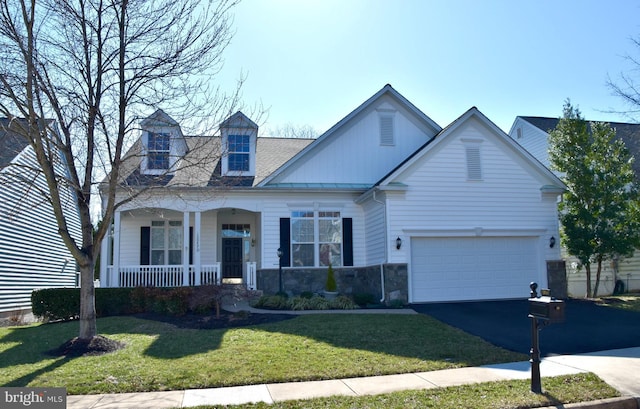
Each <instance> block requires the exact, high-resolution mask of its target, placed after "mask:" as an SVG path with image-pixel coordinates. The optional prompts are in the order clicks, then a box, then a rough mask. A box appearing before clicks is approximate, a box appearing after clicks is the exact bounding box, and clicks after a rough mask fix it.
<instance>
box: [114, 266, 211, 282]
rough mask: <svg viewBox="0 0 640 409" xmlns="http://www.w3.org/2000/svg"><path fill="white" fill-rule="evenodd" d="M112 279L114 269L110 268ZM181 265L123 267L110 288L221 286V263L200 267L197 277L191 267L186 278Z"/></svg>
mask: <svg viewBox="0 0 640 409" xmlns="http://www.w3.org/2000/svg"><path fill="white" fill-rule="evenodd" d="M108 271H109V276H110V278H115V277H113V267H112V266H109V268H108ZM183 273H184V269H183V266H181V265H160V266H155V265H154V266H121V267H120V269H119V272H118V277H117V281H116V280H112V279H110V280H109V286H111V287H115V286H116V282H117V283H118V285H117V286H118V287H139V286H142V287H182V286H193V285H206V284H220V282H221V274H220V263H215V264H211V265H202V266H200V275H199V277H197V276H196V272H195V268H194V267H193V266H189V274H188V275H187V276H185V275H184V274H183Z"/></svg>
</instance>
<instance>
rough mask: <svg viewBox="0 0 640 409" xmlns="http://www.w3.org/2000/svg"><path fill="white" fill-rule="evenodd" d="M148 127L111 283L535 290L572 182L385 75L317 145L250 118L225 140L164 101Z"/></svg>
mask: <svg viewBox="0 0 640 409" xmlns="http://www.w3.org/2000/svg"><path fill="white" fill-rule="evenodd" d="M142 129H143V133H142V137H141V140H140V141H139V143H137V144H136V146H135V147H134V148H133V149H132V151H131V152H130V154H129V156H130V158H131V159H130V160H129V171H128V172H127V174H125V175H123V178H122V180H123V183H122V187H121V189H120V191H119V193H118V196H119V197H120V198H125V197H127V196H126V195H128V194H129V192H130V191H137V192H142V193H141V194H140V195H139V196H137V197H136V198H135V199H133V200H131V201H130V202H128V203H127V204H126V205H124V206H122V207H119V208H118V210H117V212H116V214H115V217H114V223H113V237H112V241H105V242H104V245H103V249H102V250H103V254H105V255H107V256H106V257H103V258H102V261H103V263H102V266H101V285H102V286H108V287H117V286H135V285H156V286H174V285H199V284H203V283H207V282H218V281H223V282H225V281H226V282H243V283H244V284H246V285H247V286H248V287H250V288H257V289H260V290H264V291H265V292H272V293H275V292H277V291H278V290H279V288H280V286H282V289H283V290H284V291H287V292H290V293H298V292H301V291H320V290H321V289H322V286H323V283H324V275H325V272H326V269H327V266H328V265H329V264H330V263H331V264H332V265H333V267H334V268H335V269H336V272H337V281H338V290H339V291H341V292H345V293H358V292H367V293H373V294H375V295H377V296H379V297H380V299H381V300H383V301H389V300H393V299H400V300H402V301H404V302H433V301H451V300H482V299H506V298H526V297H527V296H528V295H529V283H530V282H532V281H536V282H538V283H539V284H540V285H541V286H542V287H545V286H546V285H547V282H548V281H547V264H548V262H549V261H553V260H558V259H559V258H560V249H559V247H558V246H550V240H551V238H554V239H555V238H557V237H558V218H557V209H556V203H557V200H558V195H560V194H561V193H562V192H563V190H564V185H563V183H562V182H561V181H560V180H559V179H558V178H557V177H556V176H555V175H554V174H553V173H552V172H550V171H549V170H548V169H547V168H546V167H544V166H543V165H542V164H541V163H540V162H538V161H537V160H535V159H534V158H533V157H532V156H531V155H530V154H529V153H528V152H527V151H526V150H525V149H523V148H522V147H521V146H520V145H518V144H517V143H515V142H514V141H513V140H512V139H511V138H509V136H508V135H506V134H505V133H504V132H502V131H501V130H500V129H499V128H498V127H497V126H495V125H494V124H493V123H492V122H491V121H490V120H489V119H487V118H486V117H485V116H484V115H483V114H482V113H481V112H480V111H479V110H478V109H477V108H475V107H473V108H471V109H469V110H468V111H467V112H465V113H464V114H462V116H460V117H459V118H458V119H457V120H455V121H454V122H453V123H451V124H450V125H448V126H447V127H446V128H444V129H443V128H441V127H440V126H439V125H438V124H436V123H435V122H434V121H433V120H431V119H430V118H429V117H428V116H426V115H425V114H424V113H422V112H421V111H420V110H419V109H418V108H417V107H415V106H414V105H413V104H411V103H410V102H409V101H408V100H406V99H405V98H404V97H403V96H402V95H400V94H399V93H398V92H397V91H396V90H395V89H394V88H392V87H391V86H390V85H386V86H384V87H383V88H382V89H381V90H380V91H378V92H377V93H375V94H374V95H373V96H372V97H371V98H369V99H367V100H366V101H365V102H364V103H362V104H361V105H360V106H359V107H357V108H356V109H355V110H354V111H353V112H351V113H349V114H348V115H347V116H345V117H344V118H343V119H342V120H340V121H339V122H338V123H336V124H335V125H334V126H333V127H332V128H331V129H329V130H328V131H326V132H325V133H324V134H322V135H321V136H320V137H319V138H317V139H316V140H314V141H311V140H296V139H278V138H261V137H259V135H258V126H257V125H256V124H254V123H253V122H252V121H251V120H250V119H249V118H247V117H246V116H245V115H244V114H242V113H241V112H238V113H236V114H235V115H233V116H231V117H230V118H229V119H227V120H226V121H224V122H223V123H222V124H221V125H220V135H218V136H216V137H188V136H184V135H182V132H181V130H180V126H179V125H178V124H177V123H175V121H173V120H172V119H171V118H170V117H168V116H167V115H166V114H165V113H164V112H162V111H157V112H156V113H154V114H153V115H152V116H151V117H149V118H148V119H147V120H145V121H144V122H143V123H142ZM138 153H141V155H138ZM185 153H186V156H184V158H182V155H185ZM172 158H177V159H176V160H175V161H174V160H173V159H172ZM196 158H207V160H205V161H201V160H196ZM157 185H161V186H162V187H163V188H162V189H152V190H146V191H142V190H140V189H141V188H142V187H143V186H157ZM279 267H281V270H279Z"/></svg>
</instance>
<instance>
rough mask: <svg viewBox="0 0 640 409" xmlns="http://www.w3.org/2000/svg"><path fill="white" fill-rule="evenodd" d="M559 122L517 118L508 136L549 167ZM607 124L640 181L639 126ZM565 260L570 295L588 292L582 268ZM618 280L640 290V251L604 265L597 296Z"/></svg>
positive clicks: (611, 288) (629, 287)
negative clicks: (553, 134)
mask: <svg viewBox="0 0 640 409" xmlns="http://www.w3.org/2000/svg"><path fill="white" fill-rule="evenodd" d="M558 121H559V119H558V118H547V117H537V116H519V117H517V118H516V120H515V121H514V122H513V125H512V126H511V130H510V131H509V136H511V138H513V140H515V141H516V142H518V143H519V144H520V145H521V146H522V147H524V148H525V149H526V150H527V151H529V152H530V153H531V154H532V155H533V156H534V157H535V158H536V159H538V160H539V161H540V162H541V163H542V164H543V165H545V166H547V167H549V154H548V149H549V143H548V138H549V132H550V131H551V130H553V129H554V128H555V127H556V126H557V125H558ZM609 124H610V125H611V127H612V128H614V129H615V130H616V137H617V138H620V139H622V140H623V141H624V143H625V144H626V146H627V148H628V149H629V151H630V152H631V154H632V155H634V156H635V157H636V159H637V160H636V161H635V162H634V164H633V168H634V171H635V173H636V177H637V178H638V179H639V180H640V125H639V124H630V123H621V122H610V123H609ZM566 258H567V263H566V269H567V282H568V287H569V288H568V290H569V294H571V295H573V296H576V297H583V296H584V295H585V294H586V290H587V286H586V274H585V271H584V268H580V265H579V264H578V262H577V261H576V260H575V259H574V258H571V257H566ZM594 279H595V277H594ZM617 280H621V281H622V283H623V284H624V288H625V290H640V252H636V254H635V255H634V256H633V257H631V258H625V259H620V260H617V261H614V262H610V263H605V264H604V265H603V271H602V276H601V285H600V288H599V290H598V293H599V294H601V295H603V294H605V295H606V294H611V293H613V291H614V288H615V282H616V281H617Z"/></svg>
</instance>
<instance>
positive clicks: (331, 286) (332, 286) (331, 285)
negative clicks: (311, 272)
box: [324, 264, 338, 293]
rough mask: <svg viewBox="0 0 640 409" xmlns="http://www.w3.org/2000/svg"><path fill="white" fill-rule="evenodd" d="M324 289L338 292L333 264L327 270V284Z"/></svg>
mask: <svg viewBox="0 0 640 409" xmlns="http://www.w3.org/2000/svg"><path fill="white" fill-rule="evenodd" d="M324 289H325V290H327V291H328V292H332V293H333V292H336V291H337V290H338V285H337V284H336V277H335V274H334V272H333V266H332V265H331V264H329V268H328V269H327V282H326V283H325V286H324Z"/></svg>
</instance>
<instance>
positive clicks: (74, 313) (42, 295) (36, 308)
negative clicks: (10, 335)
mask: <svg viewBox="0 0 640 409" xmlns="http://www.w3.org/2000/svg"><path fill="white" fill-rule="evenodd" d="M31 310H32V312H33V315H35V316H36V317H40V318H42V319H44V320H45V321H57V320H72V319H76V318H78V316H79V315H80V289H79V288H43V289H41V290H35V291H34V292H33V293H31Z"/></svg>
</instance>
